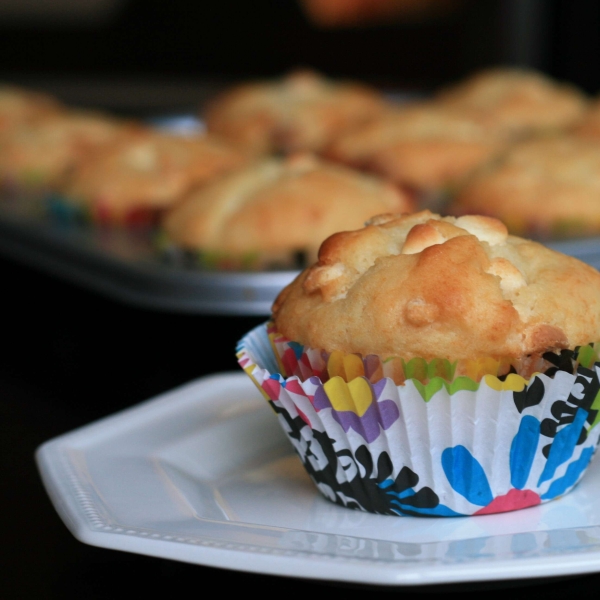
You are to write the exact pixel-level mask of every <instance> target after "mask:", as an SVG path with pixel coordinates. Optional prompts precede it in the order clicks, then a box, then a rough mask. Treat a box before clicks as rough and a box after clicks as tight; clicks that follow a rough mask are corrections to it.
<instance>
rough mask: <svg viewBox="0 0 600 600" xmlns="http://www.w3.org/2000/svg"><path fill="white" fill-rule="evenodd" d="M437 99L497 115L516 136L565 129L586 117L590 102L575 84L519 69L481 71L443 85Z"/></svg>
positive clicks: (495, 116) (466, 108) (463, 107)
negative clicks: (585, 113)
mask: <svg viewBox="0 0 600 600" xmlns="http://www.w3.org/2000/svg"><path fill="white" fill-rule="evenodd" d="M435 99H436V100H437V101H438V102H441V103H443V104H445V105H446V106H452V107H455V108H460V109H465V110H472V111H480V112H483V113H485V114H489V115H493V116H494V118H496V119H497V120H499V121H500V122H501V123H502V125H503V126H504V127H506V128H507V129H508V130H510V131H511V133H512V135H513V136H515V137H516V138H524V137H529V136H531V135H539V134H545V133H554V132H556V131H560V130H564V129H566V128H568V127H570V126H572V125H573V124H575V123H576V122H577V121H579V119H581V118H582V116H583V114H584V112H585V111H586V108H587V105H588V102H589V100H588V98H587V96H586V95H585V94H584V93H583V92H582V91H581V90H579V89H578V88H577V87H575V86H574V85H570V84H566V83H562V82H558V81H555V80H553V79H551V78H550V77H547V76H545V75H543V74H542V73H539V72H537V71H533V70H528V69H518V68H491V69H486V70H483V71H479V72H477V73H475V74H474V75H471V76H470V77H467V78H466V79H464V80H462V81H459V82H457V83H454V84H451V85H449V86H447V87H445V88H443V89H442V90H440V91H439V92H438V93H437V94H436V95H435Z"/></svg>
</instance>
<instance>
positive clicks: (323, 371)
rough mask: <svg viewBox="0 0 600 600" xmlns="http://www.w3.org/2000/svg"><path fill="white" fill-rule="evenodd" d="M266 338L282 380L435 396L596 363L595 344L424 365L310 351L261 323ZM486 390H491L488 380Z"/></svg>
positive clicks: (419, 360) (598, 345)
mask: <svg viewBox="0 0 600 600" xmlns="http://www.w3.org/2000/svg"><path fill="white" fill-rule="evenodd" d="M267 333H268V335H269V340H270V342H271V346H272V349H273V352H274V354H275V356H276V357H277V360H278V365H279V370H280V372H281V373H282V374H283V375H284V376H285V377H290V376H292V375H295V376H297V377H298V378H300V379H301V380H302V381H304V380H306V379H308V378H310V377H318V378H319V379H320V380H321V381H323V382H325V381H327V380H329V379H331V378H332V377H341V378H342V379H343V380H344V381H346V382H349V381H352V380H353V379H355V378H356V377H366V378H367V379H368V380H369V381H370V382H372V383H375V382H377V381H379V380H380V379H382V378H384V377H389V378H390V379H392V380H393V381H394V383H396V384H397V385H401V384H403V383H404V382H405V381H406V380H407V379H414V380H416V381H417V382H419V383H421V384H424V385H426V386H427V387H428V389H429V388H433V389H431V390H430V392H429V393H435V391H436V388H439V386H441V385H445V386H447V387H448V384H449V385H450V387H449V389H459V388H461V387H464V388H465V389H477V382H479V381H480V380H481V379H482V378H485V377H487V376H488V375H491V376H493V377H494V378H497V377H499V378H501V379H506V380H509V381H511V382H513V385H516V386H517V387H519V386H521V387H522V384H521V383H519V382H520V380H521V379H525V380H528V379H530V377H531V376H532V375H533V374H534V373H546V374H550V375H551V374H552V373H554V372H555V371H556V370H559V369H560V370H563V371H568V372H569V373H573V372H574V371H575V370H576V368H577V365H578V364H581V365H583V366H584V367H588V368H589V367H590V366H591V365H592V364H593V363H594V362H596V361H598V360H600V358H599V351H600V343H594V344H589V345H587V346H580V347H577V348H576V349H575V350H562V351H561V352H560V353H554V352H546V353H544V354H543V355H542V356H538V357H529V358H527V359H525V360H520V361H517V360H511V359H495V358H491V357H490V358H481V359H477V360H464V361H460V362H458V361H455V362H450V361H449V360H446V359H443V358H435V359H433V360H430V361H427V360H425V359H423V358H412V359H410V360H408V361H406V360H404V359H402V358H400V357H393V356H392V357H380V356H377V355H373V354H371V355H368V356H365V357H363V356H361V355H359V354H345V353H343V352H340V351H337V350H335V351H333V352H331V353H328V352H325V351H323V350H315V349H312V348H308V347H306V346H303V345H302V344H299V343H297V342H293V341H290V340H289V339H287V338H286V337H284V336H282V335H281V334H280V333H278V331H277V329H276V328H275V324H274V323H273V322H269V323H268V324H267ZM487 383H488V385H495V384H494V383H493V379H489V380H488V382H487Z"/></svg>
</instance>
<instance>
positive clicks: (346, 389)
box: [323, 376, 373, 417]
mask: <svg viewBox="0 0 600 600" xmlns="http://www.w3.org/2000/svg"><path fill="white" fill-rule="evenodd" d="M323 387H324V389H325V393H326V394H327V397H328V398H329V401H330V402H331V405H332V406H333V408H334V409H335V410H338V411H352V412H353V413H356V414H357V415H358V416H359V417H362V416H363V415H364V414H365V413H366V412H367V409H368V408H369V406H371V404H372V403H373V392H372V391H371V388H370V386H369V384H368V383H367V380H366V379H364V378H363V377H358V378H356V379H353V380H352V381H351V382H350V383H346V382H345V381H344V380H343V378H342V377H340V376H336V377H333V378H332V379H330V380H329V381H328V382H327V383H326V384H325V385H324V386H323Z"/></svg>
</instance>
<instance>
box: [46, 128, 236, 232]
mask: <svg viewBox="0 0 600 600" xmlns="http://www.w3.org/2000/svg"><path fill="white" fill-rule="evenodd" d="M246 160H247V157H246V156H245V155H243V154H242V153H240V152H238V151H237V150H234V149H233V148H231V147H230V146H229V145H228V144H226V143H225V142H222V141H221V140H219V139H217V138H215V137H213V136H202V135H198V136H190V137H184V136H179V135H172V134H168V133H162V132H157V131H154V130H151V129H149V128H142V127H140V128H139V129H137V130H135V131H132V132H131V133H130V134H129V135H127V136H125V137H124V138H123V139H119V140H117V141H116V142H115V143H113V144H110V145H109V146H106V147H104V148H103V149H102V150H101V151H99V152H97V153H95V154H94V155H93V156H90V157H89V159H88V160H85V161H81V163H80V164H78V165H77V167H76V168H75V169H73V170H72V171H71V172H70V173H69V174H68V176H67V177H65V179H64V181H63V182H62V184H61V186H60V189H59V191H58V194H57V198H56V200H57V203H58V205H59V209H60V210H62V209H64V208H65V206H67V207H70V208H72V209H73V210H75V211H78V212H79V213H81V214H83V215H84V217H85V219H86V220H89V221H91V222H94V223H97V224H106V225H136V224H153V223H155V222H156V219H157V218H158V216H159V214H160V213H161V211H164V210H165V209H166V208H168V207H170V206H172V205H173V204H175V203H177V202H178V201H179V200H180V199H181V198H182V197H183V196H184V194H186V193H187V192H188V191H189V190H190V189H191V188H193V187H195V186H199V185H202V184H204V183H206V182H207V181H209V180H210V179H211V178H213V177H216V176H218V175H220V174H222V173H224V172H226V171H228V170H230V169H234V168H236V167H239V166H240V165H242V164H244V163H245V161H246Z"/></svg>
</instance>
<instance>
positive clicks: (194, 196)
mask: <svg viewBox="0 0 600 600" xmlns="http://www.w3.org/2000/svg"><path fill="white" fill-rule="evenodd" d="M412 208H413V204H412V202H411V201H410V199H409V198H408V197H407V196H405V195H403V194H402V193H401V192H400V191H398V190H397V189H396V188H395V186H393V185H391V184H390V183H387V182H385V181H383V180H381V179H380V178H377V177H374V176H370V175H364V174H362V173H358V172H355V171H352V170H351V169H348V168H346V167H343V166H340V165H336V164H331V163H328V162H326V161H322V160H320V159H318V158H316V157H315V156H314V155H310V154H305V153H300V154H296V155H292V156H289V157H287V158H277V157H271V158H265V159H260V160H257V161H255V162H253V163H252V164H250V165H248V166H247V167H245V168H242V169H239V170H237V171H233V172H231V173H229V174H227V175H225V176H223V177H221V178H220V179H219V180H216V181H215V182H213V183H211V184H208V185H206V186H204V187H202V188H200V189H199V190H197V191H193V192H191V193H190V194H189V195H188V196H187V198H185V199H184V200H183V201H182V202H181V203H179V204H178V205H177V206H175V207H173V208H172V209H171V210H169V211H168V212H167V213H165V215H164V218H163V220H162V223H161V224H162V229H163V230H164V236H165V239H164V242H165V244H167V245H168V244H170V245H171V246H173V247H174V248H176V249H177V248H178V249H180V252H181V251H184V253H185V255H187V256H188V257H189V256H191V257H192V259H193V262H194V263H195V264H200V265H204V266H207V267H211V266H213V267H217V268H230V269H262V268H273V267H280V268H282V267H287V268H298V267H299V266H303V265H304V264H306V260H307V258H308V260H309V261H310V260H312V259H314V258H315V257H316V253H317V250H318V248H319V245H320V243H321V242H322V241H323V240H324V239H325V238H326V237H327V236H328V235H330V234H332V233H334V232H335V231H339V230H344V229H354V228H356V227H359V226H361V225H362V224H363V223H364V222H365V221H366V220H367V219H369V218H370V217H371V216H372V215H373V214H376V213H379V212H382V211H399V212H410V211H411V210H412Z"/></svg>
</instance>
